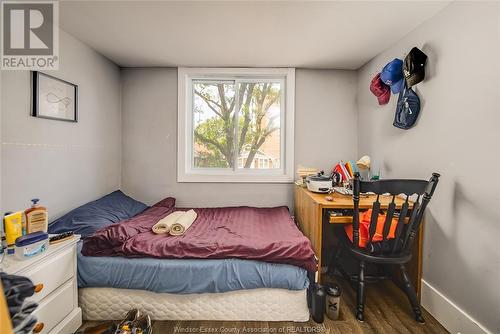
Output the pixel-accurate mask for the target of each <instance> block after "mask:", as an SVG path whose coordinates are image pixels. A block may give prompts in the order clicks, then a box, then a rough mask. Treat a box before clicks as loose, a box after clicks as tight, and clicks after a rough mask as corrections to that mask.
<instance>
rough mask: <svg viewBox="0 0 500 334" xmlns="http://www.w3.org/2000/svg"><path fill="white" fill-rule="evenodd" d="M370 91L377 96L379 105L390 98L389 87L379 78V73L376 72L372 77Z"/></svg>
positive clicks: (385, 102) (387, 101)
mask: <svg viewBox="0 0 500 334" xmlns="http://www.w3.org/2000/svg"><path fill="white" fill-rule="evenodd" d="M370 91H371V92H372V93H373V95H375V96H376V97H377V99H378V104H379V105H384V104H387V103H389V100H390V99H391V87H389V86H387V85H386V84H385V83H383V82H382V80H381V79H380V73H377V75H376V76H375V77H374V78H373V79H372V83H371V84H370Z"/></svg>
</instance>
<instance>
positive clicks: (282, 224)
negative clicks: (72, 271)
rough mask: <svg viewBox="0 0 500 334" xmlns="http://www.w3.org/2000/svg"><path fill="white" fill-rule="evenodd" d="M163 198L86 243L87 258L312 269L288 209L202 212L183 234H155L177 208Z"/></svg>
mask: <svg viewBox="0 0 500 334" xmlns="http://www.w3.org/2000/svg"><path fill="white" fill-rule="evenodd" d="M174 201H175V200H174V199H173V198H167V199H165V200H163V201H161V202H159V203H157V204H155V205H154V206H152V207H151V208H149V209H147V210H146V211H144V212H143V213H141V214H140V215H138V216H135V217H133V218H131V219H129V220H126V221H123V222H122V223H120V224H114V225H111V226H109V227H107V228H104V229H102V230H100V231H97V232H96V233H95V234H94V235H93V236H91V237H88V238H87V239H85V240H84V244H83V248H82V254H83V255H86V256H125V257H156V258H197V259H221V258H240V259H252V260H259V261H265V262H274V263H288V264H292V265H296V266H299V267H303V268H305V269H307V270H310V271H315V270H316V262H315V260H314V252H313V250H312V248H311V244H310V242H309V240H308V239H307V238H306V237H305V236H304V235H303V234H302V233H301V232H300V231H299V229H298V228H297V227H296V226H295V224H294V222H293V220H292V217H291V216H290V214H289V213H288V209H287V208H286V207H277V208H252V207H229V208H203V209H196V208H195V209H194V210H195V211H196V213H197V214H198V217H197V218H196V220H195V222H194V223H193V225H192V226H191V227H190V228H189V229H188V230H187V232H186V233H185V234H184V235H182V236H170V235H157V234H154V233H153V232H152V231H151V227H152V226H153V225H154V224H155V223H156V222H158V221H159V220H160V219H162V218H163V217H165V216H167V215H168V214H170V213H171V212H173V211H176V210H183V211H185V210H187V209H177V208H174V207H173V203H174Z"/></svg>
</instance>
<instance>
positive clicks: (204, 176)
mask: <svg viewBox="0 0 500 334" xmlns="http://www.w3.org/2000/svg"><path fill="white" fill-rule="evenodd" d="M178 79H179V82H178V84H179V92H178V94H179V101H178V104H179V117H178V122H179V123H178V127H179V129H178V136H179V137H178V181H180V182H292V181H293V128H294V125H293V124H294V123H293V122H294V99H295V97H294V88H295V70H294V69H238V68H227V69H216V68H210V69H200V68H179V78H178Z"/></svg>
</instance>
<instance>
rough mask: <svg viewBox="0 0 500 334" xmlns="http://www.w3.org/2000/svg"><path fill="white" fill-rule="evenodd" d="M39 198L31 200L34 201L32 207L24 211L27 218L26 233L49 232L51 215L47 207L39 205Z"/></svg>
mask: <svg viewBox="0 0 500 334" xmlns="http://www.w3.org/2000/svg"><path fill="white" fill-rule="evenodd" d="M38 201H39V199H38V198H34V199H32V200H31V202H32V203H33V204H32V205H31V207H30V208H28V209H26V210H25V211H24V215H25V219H26V234H29V233H33V232H39V231H42V232H47V230H48V227H49V216H48V213H47V208H45V207H43V206H38V204H37V203H38Z"/></svg>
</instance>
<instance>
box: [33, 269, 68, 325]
mask: <svg viewBox="0 0 500 334" xmlns="http://www.w3.org/2000/svg"><path fill="white" fill-rule="evenodd" d="M75 284H76V282H75V280H74V279H72V280H71V281H69V282H67V283H66V284H64V285H63V286H62V287H60V288H59V289H57V290H56V291H54V292H53V293H51V294H50V295H49V296H47V298H45V299H44V300H43V301H42V302H41V303H40V305H39V306H38V308H37V309H36V310H35V312H33V314H34V315H35V317H36V318H37V324H36V326H35V329H34V330H33V333H38V334H44V333H49V332H50V330H51V329H52V328H54V327H55V326H56V325H57V324H58V323H59V322H61V321H62V320H63V319H64V318H65V317H66V316H67V315H68V314H69V313H70V312H71V311H72V310H73V308H74V304H75V301H74V285H75Z"/></svg>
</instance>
